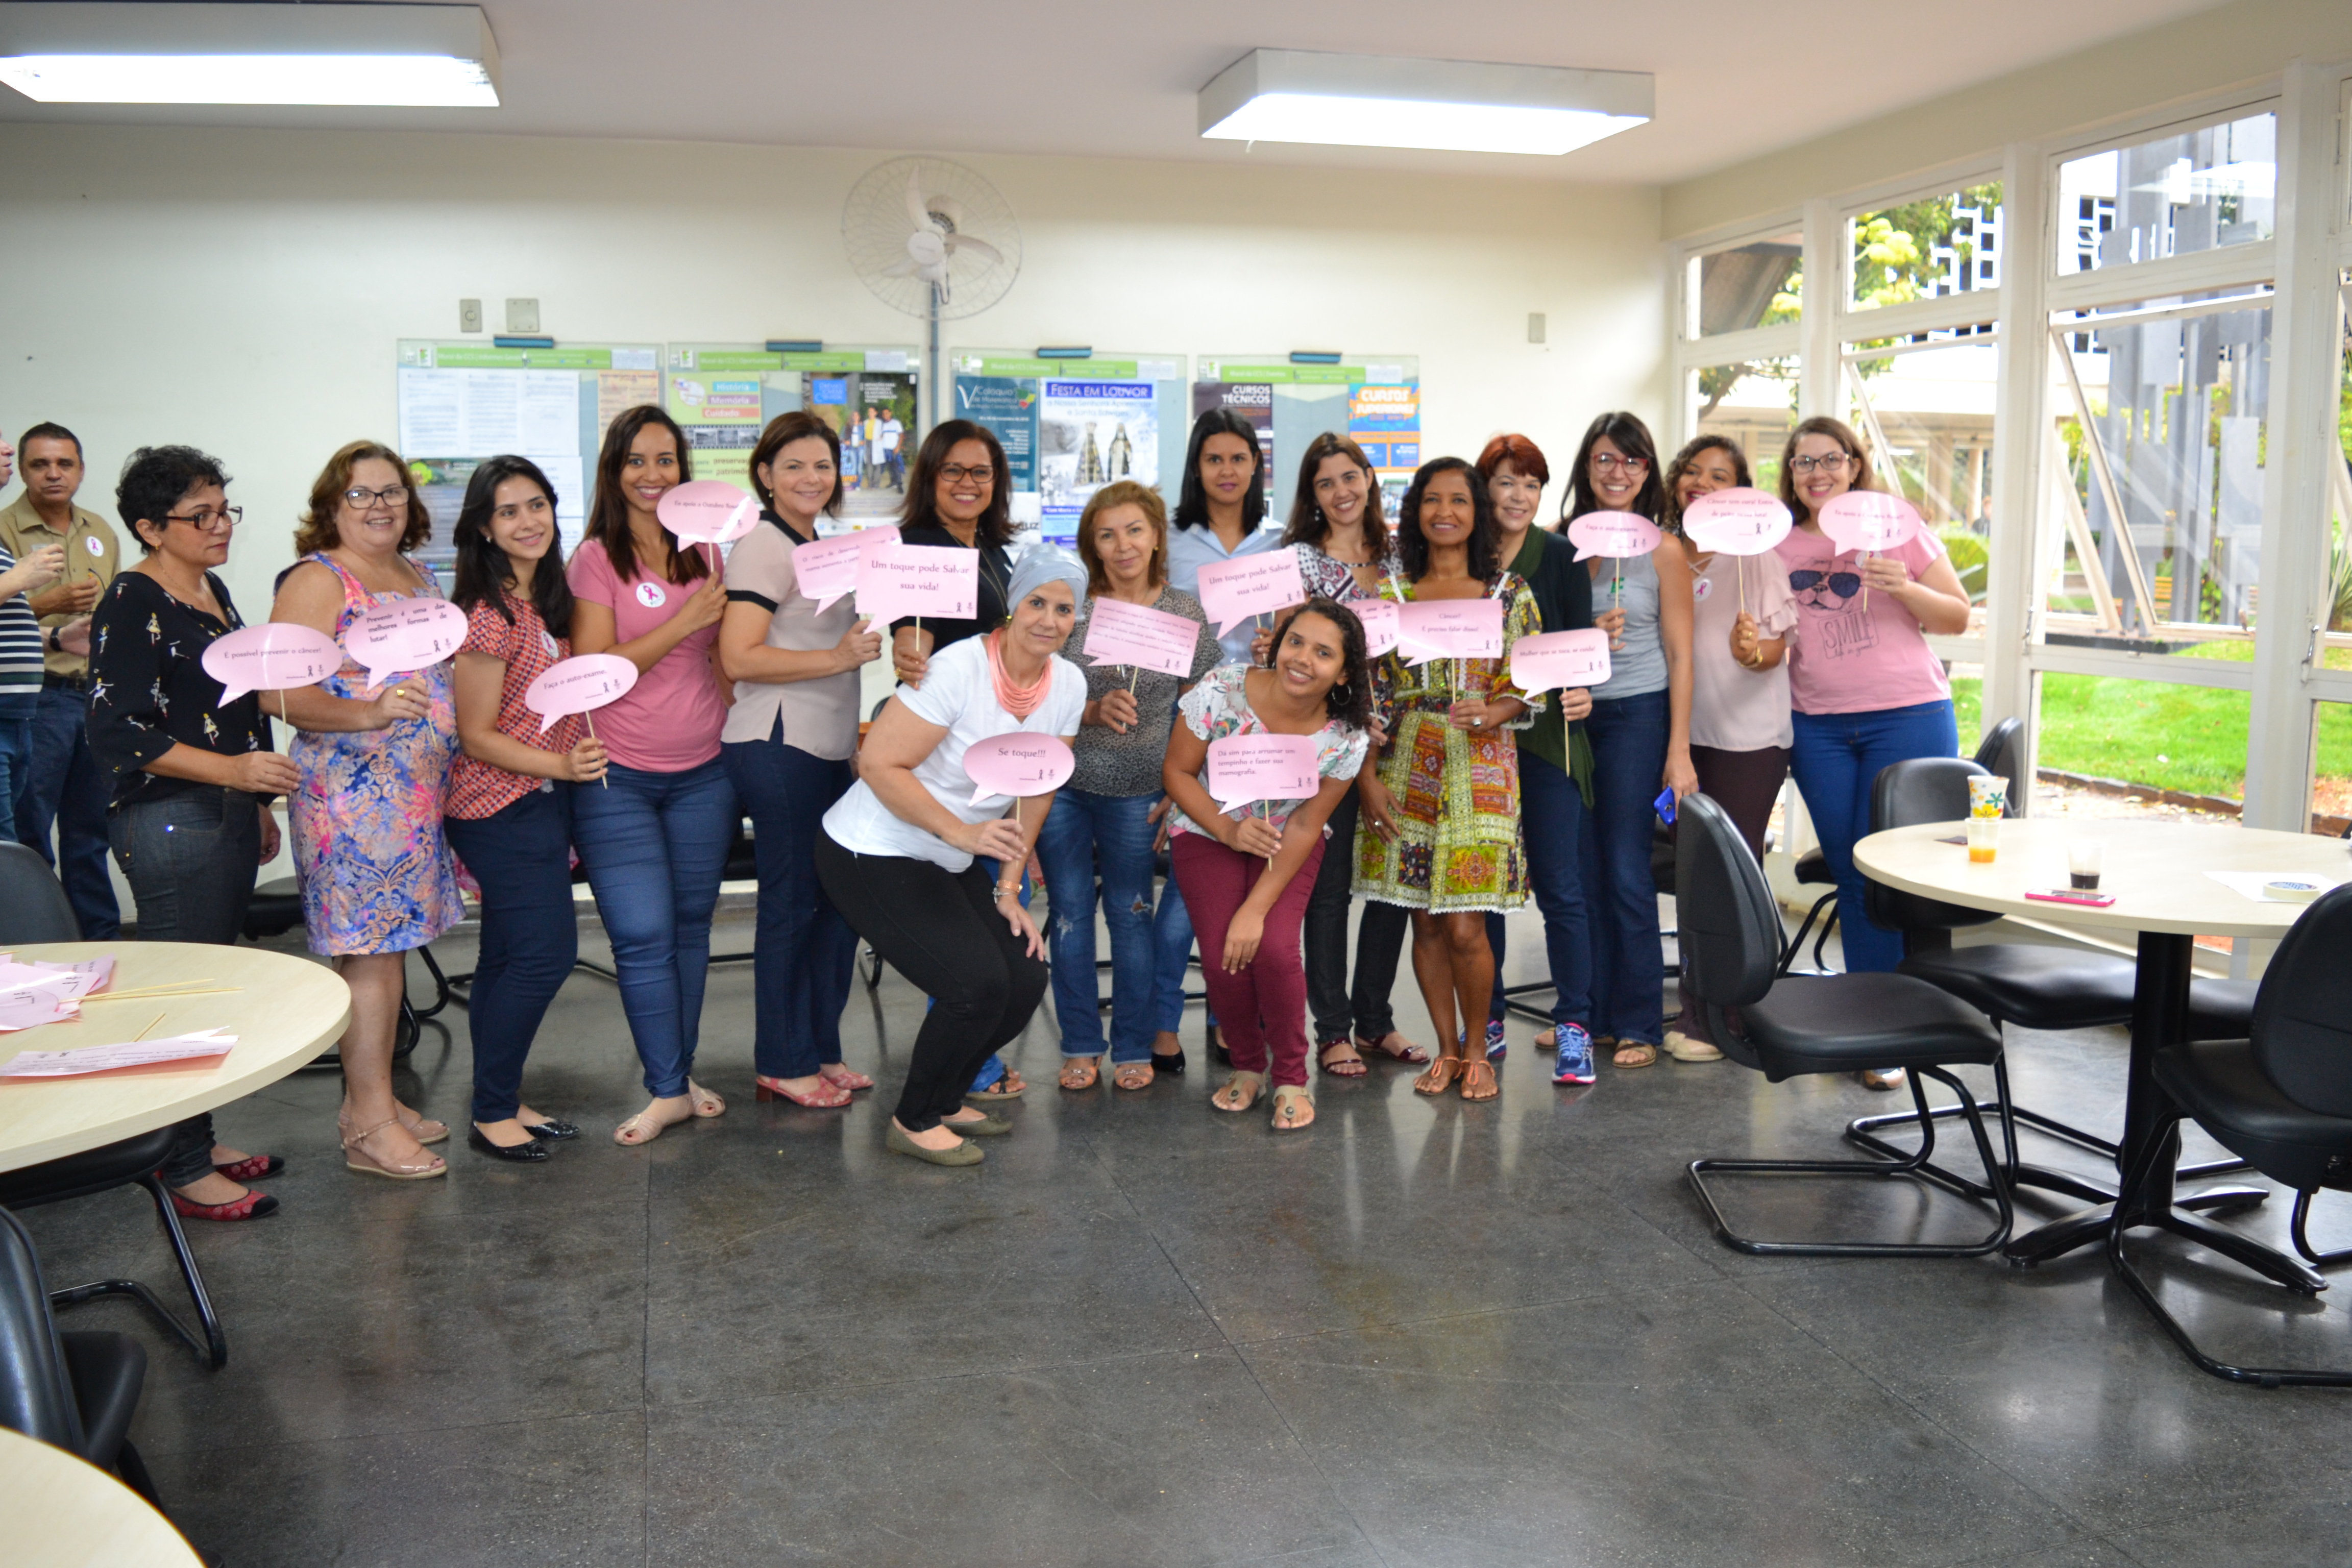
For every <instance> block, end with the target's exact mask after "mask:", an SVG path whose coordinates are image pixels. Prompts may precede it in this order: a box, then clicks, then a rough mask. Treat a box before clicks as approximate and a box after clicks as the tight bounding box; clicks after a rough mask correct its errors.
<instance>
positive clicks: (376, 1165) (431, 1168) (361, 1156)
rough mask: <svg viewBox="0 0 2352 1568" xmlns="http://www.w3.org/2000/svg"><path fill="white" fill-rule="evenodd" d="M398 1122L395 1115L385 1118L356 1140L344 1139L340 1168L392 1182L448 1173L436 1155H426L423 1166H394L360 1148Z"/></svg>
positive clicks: (442, 1161) (444, 1164)
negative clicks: (341, 1166) (380, 1177)
mask: <svg viewBox="0 0 2352 1568" xmlns="http://www.w3.org/2000/svg"><path fill="white" fill-rule="evenodd" d="M399 1120H400V1118H399V1117H397V1116H388V1117H386V1118H384V1119H383V1121H379V1122H377V1123H376V1124H375V1125H374V1126H373V1127H371V1128H369V1129H368V1130H367V1131H364V1132H362V1133H361V1134H360V1135H359V1136H358V1137H356V1138H345V1139H344V1140H343V1168H344V1169H346V1170H351V1171H357V1172H358V1173H360V1174H362V1175H363V1176H383V1177H385V1178H387V1179H388V1180H391V1181H394V1182H422V1181H425V1180H427V1179H429V1178H431V1177H434V1176H441V1175H446V1174H447V1173H448V1171H449V1163H448V1162H447V1161H446V1160H444V1159H442V1158H441V1156H440V1155H438V1154H427V1155H425V1163H424V1164H422V1165H404V1164H394V1163H393V1162H391V1161H389V1160H383V1159H379V1158H377V1157H376V1156H375V1155H373V1154H371V1153H369V1152H367V1151H366V1150H365V1149H363V1148H362V1147H361V1145H362V1144H363V1143H365V1142H367V1141H368V1140H369V1139H371V1138H373V1137H374V1136H375V1135H376V1134H377V1133H379V1132H381V1131H383V1130H384V1129H385V1128H387V1127H390V1126H392V1125H393V1124H394V1122H396V1121H399ZM362 1161H365V1162H366V1163H364V1164H362V1163H361V1162H362Z"/></svg>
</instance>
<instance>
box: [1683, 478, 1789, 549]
mask: <svg viewBox="0 0 2352 1568" xmlns="http://www.w3.org/2000/svg"><path fill="white" fill-rule="evenodd" d="M1789 528H1790V518H1789V509H1788V508H1787V507H1785V506H1783V505H1782V504H1780V497H1779V496H1776V495H1774V494H1772V493H1771V492H1770V491H1769V490H1759V489H1750V488H1748V487H1747V486H1744V485H1743V486H1741V487H1739V488H1738V489H1727V490H1714V491H1710V492H1709V493H1707V494H1706V495H1703V496H1698V497H1696V498H1694V499H1693V500H1692V501H1691V503H1690V505H1689V506H1687V507H1685V508H1684V509H1683V532H1684V533H1685V535H1687V536H1688V537H1689V539H1690V542H1692V543H1693V544H1696V545H1697V546H1698V547H1699V548H1700V549H1701V550H1708V551H1713V552H1715V553H1717V554H1718V555H1761V554H1763V553H1765V552H1767V551H1769V550H1770V549H1771V548H1772V547H1773V546H1774V545H1776V544H1778V543H1780V541H1782V540H1784V539H1786V538H1788V537H1789Z"/></svg>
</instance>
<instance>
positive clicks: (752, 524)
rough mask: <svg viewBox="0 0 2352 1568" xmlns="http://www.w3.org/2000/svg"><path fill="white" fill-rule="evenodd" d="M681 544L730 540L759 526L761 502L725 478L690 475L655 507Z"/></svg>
mask: <svg viewBox="0 0 2352 1568" xmlns="http://www.w3.org/2000/svg"><path fill="white" fill-rule="evenodd" d="M654 516H656V518H659V519H660V520H661V525H662V526H663V527H664V528H667V529H668V530H669V531H670V532H672V533H674V534H676V535H677V540H678V542H679V543H681V544H731V543H733V542H735V541H736V540H739V539H740V538H742V537H743V536H744V535H745V534H747V533H749V532H751V531H752V530H753V529H755V528H757V527H759V526H760V503H759V501H758V500H755V499H753V498H752V497H751V496H748V495H745V494H744V493H743V492H742V491H741V490H739V489H736V488H735V487H734V486H733V485H730V484H729V483H728V482H727V481H726V480H724V479H689V480H688V481H687V482H686V483H685V484H682V485H678V486H677V487H675V488H673V489H669V490H667V491H666V492H664V494H663V496H662V499H661V500H660V501H659V502H657V503H656V505H655V507H654Z"/></svg>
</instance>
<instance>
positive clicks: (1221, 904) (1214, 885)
mask: <svg viewBox="0 0 2352 1568" xmlns="http://www.w3.org/2000/svg"><path fill="white" fill-rule="evenodd" d="M1169 844H1170V852H1171V857H1172V858H1173V860H1174V863H1175V868H1176V885H1177V887H1179V888H1181V889H1183V893H1184V907H1185V908H1186V909H1187V910H1191V911H1192V934H1193V937H1194V939H1195V940H1196V941H1198V942H1200V944H1201V969H1202V974H1203V977H1204V979H1205V981H1206V983H1207V987H1208V992H1209V1010H1210V1011H1211V1012H1213V1013H1214V1014H1215V1015H1216V1016H1217V1027H1218V1029H1219V1030H1220V1031H1221V1032H1222V1033H1223V1036H1224V1040H1225V1048H1226V1049H1227V1050H1229V1051H1231V1052H1232V1053H1233V1058H1234V1067H1235V1068H1239V1069H1240V1070H1242V1071H1244V1072H1265V1071H1266V1059H1267V1057H1268V1056H1269V1055H1271V1056H1272V1058H1273V1061H1274V1068H1273V1072H1272V1075H1271V1076H1272V1078H1273V1080H1274V1081H1275V1082H1276V1084H1293V1085H1297V1086H1299V1087H1302V1088H1303V1087H1304V1086H1305V1085H1306V1082H1307V970H1306V966H1305V965H1304V964H1303V963H1301V962H1300V960H1299V956H1298V928H1299V924H1300V922H1301V921H1304V920H1305V919H1306V918H1307V898H1308V896H1309V895H1311V894H1312V893H1313V892H1314V891H1315V873H1316V872H1317V871H1318V870H1319V869H1320V868H1322V864H1323V849H1324V842H1323V840H1322V839H1321V838H1320V837H1318V838H1317V839H1316V841H1315V847H1313V848H1312V849H1309V850H1308V851H1307V861H1306V864H1304V865H1302V866H1300V867H1299V868H1298V870H1297V873H1296V874H1295V875H1294V876H1292V878H1291V879H1290V885H1289V886H1288V887H1286V888H1285V889H1282V897H1280V898H1278V899H1276V900H1275V901H1274V908H1273V909H1271V910H1267V911H1266V917H1265V936H1264V937H1263V938H1261V939H1260V940H1259V942H1258V944H1257V956H1256V957H1255V958H1254V959H1252V960H1251V961H1250V962H1249V963H1248V964H1246V965H1245V966H1244V968H1243V969H1242V970H1241V972H1240V973H1236V974H1228V973H1225V964H1224V956H1225V927H1226V926H1227V925H1229V924H1231V923H1232V921H1233V918H1234V911H1235V910H1239V909H1240V908H1241V907H1242V900H1244V899H1246V898H1248V897H1249V893H1250V889H1252V888H1255V887H1256V886H1257V879H1258V878H1259V877H1261V876H1263V875H1264V874H1265V868H1266V864H1267V863H1266V862H1265V861H1264V860H1261V859H1259V858H1257V857H1256V856H1255V855H1244V854H1242V853H1241V852H1240V851H1239V850H1235V849H1228V848H1226V847H1224V846H1223V845H1222V844H1220V843H1218V842H1217V841H1216V840H1215V839H1213V838H1207V837H1202V835H1200V834H1198V833H1179V834H1177V835H1175V836H1174V837H1171V839H1170V840H1169Z"/></svg>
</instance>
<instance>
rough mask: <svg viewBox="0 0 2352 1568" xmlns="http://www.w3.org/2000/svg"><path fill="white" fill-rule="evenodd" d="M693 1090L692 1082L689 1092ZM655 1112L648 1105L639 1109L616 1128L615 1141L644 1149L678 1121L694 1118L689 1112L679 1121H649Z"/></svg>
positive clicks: (623, 1146)
mask: <svg viewBox="0 0 2352 1568" xmlns="http://www.w3.org/2000/svg"><path fill="white" fill-rule="evenodd" d="M693 1091H694V1086H693V1085H692V1084H691V1083H689V1084H688V1085H687V1092H688V1093H689V1094H691V1093H692V1092H693ZM653 1113H654V1108H653V1107H652V1106H650V1105H648V1106H646V1108H645V1109H644V1110H640V1111H638V1112H637V1113H636V1114H635V1116H632V1117H630V1118H629V1119H628V1120H627V1121H624V1122H622V1123H621V1124H620V1125H619V1126H618V1127H615V1128H614V1129H613V1142H615V1143H618V1144H619V1145H620V1146H621V1147H622V1148H624V1149H642V1148H644V1147H645V1146H646V1144H648V1143H650V1142H653V1141H654V1140H655V1139H656V1138H658V1137H660V1136H661V1135H662V1134H663V1133H665V1132H667V1131H669V1130H670V1129H671V1128H673V1127H676V1126H677V1125H678V1122H681V1121H693V1120H694V1117H693V1115H692V1114H691V1113H689V1114H688V1115H685V1116H681V1117H679V1118H678V1119H677V1121H647V1120H646V1118H648V1117H650V1116H651V1115H653Z"/></svg>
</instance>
